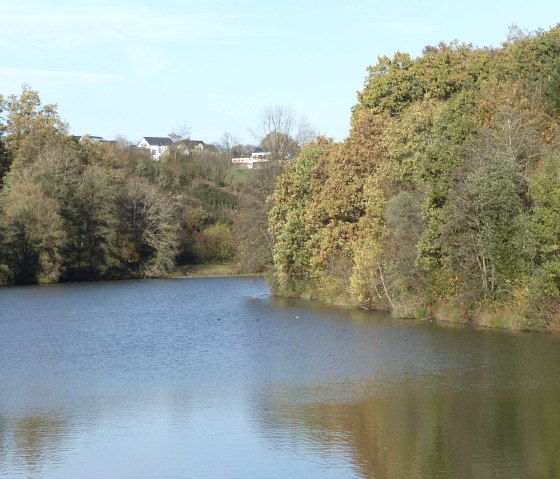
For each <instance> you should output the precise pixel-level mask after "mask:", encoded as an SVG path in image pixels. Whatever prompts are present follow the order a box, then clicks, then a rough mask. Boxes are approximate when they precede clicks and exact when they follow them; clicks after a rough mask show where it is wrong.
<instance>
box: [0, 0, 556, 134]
mask: <svg viewBox="0 0 560 479" xmlns="http://www.w3.org/2000/svg"><path fill="white" fill-rule="evenodd" d="M559 22H560V2H558V1H557V0H555V1H552V0H550V1H539V0H536V1H533V2H528V1H527V0H523V1H519V0H510V1H502V0H495V1H488V0H486V1H481V0H473V1H469V2H461V3H458V2H452V1H449V0H447V1H441V0H424V1H409V2H404V1H402V0H400V1H398V0H395V1H394V2H389V1H377V0H373V1H366V0H345V1H344V0H337V1H335V0H322V1H314V0H298V1H296V0H276V1H270V0H261V1H257V0H235V1H234V0H206V1H204V0H184V1H179V0H158V1H157V2H156V1H142V0H139V1H128V0H125V1H119V0H113V1H107V0H98V1H96V2H92V1H77V0H54V1H45V0H40V1H39V0H18V1H17V2H16V1H9V0H0V25H1V26H0V93H2V94H4V95H8V94H11V93H18V92H19V91H20V89H21V85H22V84H24V83H27V84H29V85H31V87H32V88H34V89H36V90H38V91H39V93H40V95H41V98H42V100H43V102H45V103H50V102H52V103H57V104H58V107H59V112H60V115H61V116H62V118H64V119H65V120H66V121H67V122H68V123H69V125H70V130H71V132H72V133H73V134H85V133H89V134H92V135H100V136H103V137H105V138H107V139H111V138H114V137H115V136H116V135H117V134H121V135H124V136H126V137H127V138H128V139H130V140H131V141H136V140H139V139H140V138H141V137H142V136H160V135H162V136H163V135H167V134H168V133H169V132H171V131H177V130H179V129H181V128H182V127H183V126H184V125H187V126H188V127H190V133H191V137H192V138H194V139H201V140H204V141H206V142H215V141H218V140H219V139H220V138H221V137H222V135H223V134H224V133H225V132H229V133H231V134H233V135H234V136H236V137H238V138H239V139H240V140H241V141H243V142H252V141H253V140H254V139H253V138H252V136H251V133H250V131H251V129H255V127H256V123H257V121H258V116H259V112H260V111H262V109H263V108H265V107H267V106H272V105H284V106H286V107H289V108H291V109H293V110H294V111H296V112H297V113H298V114H300V115H302V116H305V117H306V118H307V119H308V120H309V122H310V124H311V125H312V126H313V127H314V128H315V129H316V130H317V131H318V132H320V133H323V134H326V135H327V136H332V137H334V138H335V139H337V140H341V139H343V138H344V137H345V136H346V135H347V134H348V127H349V118H350V108H351V107H352V105H353V104H354V103H355V102H356V92H357V91H358V90H360V89H361V88H362V86H363V81H364V78H365V75H366V67H367V66H368V65H371V64H375V62H376V60H377V57H378V56H379V55H383V54H387V55H392V54H393V53H394V52H395V51H396V50H400V51H407V52H409V53H411V54H413V55H418V54H419V53H420V52H421V51H422V48H423V47H424V46H425V45H429V44H436V43H438V42H439V41H442V40H443V41H451V40H453V39H459V40H460V41H464V42H467V43H473V44H475V45H478V46H490V45H491V46H499V45H500V44H501V42H502V41H504V40H505V38H506V36H507V32H508V27H509V25H511V24H514V23H515V24H517V25H519V26H520V27H521V28H523V29H527V30H535V29H537V28H544V29H548V28H550V27H552V26H554V25H555V24H557V23H559Z"/></svg>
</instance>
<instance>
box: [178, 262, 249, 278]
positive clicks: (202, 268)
mask: <svg viewBox="0 0 560 479" xmlns="http://www.w3.org/2000/svg"><path fill="white" fill-rule="evenodd" d="M227 276H259V275H257V274H250V275H248V274H241V273H239V272H238V268H237V264H236V263H221V264H194V265H186V266H181V267H179V268H177V269H176V270H175V271H174V272H173V273H171V274H170V275H169V277H170V278H219V277H227Z"/></svg>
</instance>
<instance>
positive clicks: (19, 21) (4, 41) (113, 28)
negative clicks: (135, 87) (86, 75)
mask: <svg viewBox="0 0 560 479" xmlns="http://www.w3.org/2000/svg"><path fill="white" fill-rule="evenodd" d="M0 18H2V29H1V30H0V45H1V46H2V47H4V48H5V47H8V46H14V45H15V46H19V47H26V46H28V47H38V48H40V49H64V50H69V49H75V48H78V47H84V46H101V45H106V44H118V43H122V42H127V41H146V42H177V41H189V40H194V39H200V38H216V37H226V36H242V35H247V34H252V35H254V34H255V33H258V31H256V30H254V29H252V30H251V31H247V30H246V29H245V28H243V27H242V26H241V25H240V23H239V21H238V19H237V18H236V17H235V16H231V15H223V14H211V13H192V14H185V13H183V14H178V15H174V14H169V13H162V12H159V11H151V10H138V11H134V10H131V9H125V8H122V7H105V8H92V7H70V6H68V7H66V8H64V9H62V10H61V11H58V12H56V11H54V12H53V11H52V9H50V11H42V9H41V8H39V9H38V10H31V11H22V9H21V8H20V7H8V8H2V7H0ZM263 32H264V30H263Z"/></svg>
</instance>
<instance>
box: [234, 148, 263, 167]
mask: <svg viewBox="0 0 560 479" xmlns="http://www.w3.org/2000/svg"><path fill="white" fill-rule="evenodd" d="M267 161H270V152H268V151H255V152H254V153H253V154H252V155H251V156H250V157H249V158H232V159H231V162H232V163H233V164H234V165H236V166H238V167H239V168H255V167H258V166H259V164H260V163H266V162H267Z"/></svg>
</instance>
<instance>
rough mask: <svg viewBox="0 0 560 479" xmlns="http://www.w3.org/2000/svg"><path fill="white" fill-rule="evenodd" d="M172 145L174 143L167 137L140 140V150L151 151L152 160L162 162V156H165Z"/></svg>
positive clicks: (151, 137) (147, 137) (146, 137)
mask: <svg viewBox="0 0 560 479" xmlns="http://www.w3.org/2000/svg"><path fill="white" fill-rule="evenodd" d="M172 144H173V141H172V140H171V138H169V137H167V136H145V137H144V138H142V139H141V140H140V143H138V148H146V149H148V150H150V153H151V155H152V159H154V160H155V161H159V160H161V155H163V154H164V153H165V151H166V150H167V148H169V147H170V146H171V145H172Z"/></svg>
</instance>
